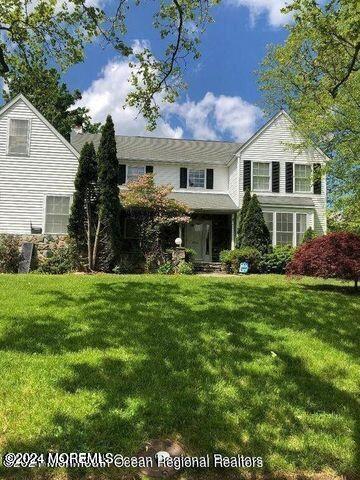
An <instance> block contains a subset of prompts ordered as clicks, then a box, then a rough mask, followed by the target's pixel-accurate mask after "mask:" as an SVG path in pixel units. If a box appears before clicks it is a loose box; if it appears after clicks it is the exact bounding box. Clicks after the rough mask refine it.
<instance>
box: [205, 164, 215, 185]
mask: <svg viewBox="0 0 360 480" xmlns="http://www.w3.org/2000/svg"><path fill="white" fill-rule="evenodd" d="M206 188H207V189H208V190H213V188H214V169H213V168H207V169H206Z"/></svg>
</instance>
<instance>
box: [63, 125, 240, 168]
mask: <svg viewBox="0 0 360 480" xmlns="http://www.w3.org/2000/svg"><path fill="white" fill-rule="evenodd" d="M100 136H101V135H100V134H91V133H81V134H73V135H72V138H71V143H72V145H73V146H74V147H75V148H76V149H77V150H78V151H79V152H80V150H81V149H82V147H83V145H84V144H85V143H86V142H93V143H94V145H95V148H97V147H98V146H99V143H100ZM241 145H242V144H241V143H236V142H218V141H207V140H183V139H175V138H156V137H130V136H124V135H116V148H117V152H118V157H119V158H120V159H123V160H132V161H144V162H149V163H152V162H156V163H158V162H163V163H181V164H186V163H192V164H194V163H195V164H196V163H201V164H208V165H227V164H228V163H229V161H230V160H231V159H232V157H233V156H234V155H235V153H236V152H237V151H238V150H239V148H240V147H241Z"/></svg>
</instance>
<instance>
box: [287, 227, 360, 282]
mask: <svg viewBox="0 0 360 480" xmlns="http://www.w3.org/2000/svg"><path fill="white" fill-rule="evenodd" d="M286 272H287V274H288V275H309V276H312V277H321V278H341V279H344V280H354V281H355V284H357V282H358V280H359V278H360V236H359V235H355V234H354V233H345V232H339V233H330V234H329V235H324V236H323V237H318V238H315V239H314V240H312V241H310V242H308V243H304V244H303V245H301V246H300V247H299V249H298V250H297V251H296V252H295V254H294V256H293V259H292V261H291V262H290V264H289V265H288V267H287V269H286Z"/></svg>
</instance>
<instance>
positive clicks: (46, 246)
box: [14, 234, 69, 262]
mask: <svg viewBox="0 0 360 480" xmlns="http://www.w3.org/2000/svg"><path fill="white" fill-rule="evenodd" d="M14 237H16V238H18V239H19V243H20V245H21V244H22V243H24V242H31V243H33V244H34V245H35V251H36V256H37V260H38V261H39V262H41V261H42V260H44V259H45V258H48V257H51V252H52V251H54V250H56V249H58V248H60V247H64V246H65V245H66V244H67V242H68V238H69V237H68V236H67V235H55V234H53V235H51V234H46V235H44V234H29V235H14Z"/></svg>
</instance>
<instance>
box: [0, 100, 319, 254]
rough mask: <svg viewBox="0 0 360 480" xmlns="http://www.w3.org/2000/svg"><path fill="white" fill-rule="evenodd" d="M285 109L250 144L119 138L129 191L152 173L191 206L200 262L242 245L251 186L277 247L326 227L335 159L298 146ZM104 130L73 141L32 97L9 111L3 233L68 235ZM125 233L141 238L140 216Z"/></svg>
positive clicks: (0, 188)
mask: <svg viewBox="0 0 360 480" xmlns="http://www.w3.org/2000/svg"><path fill="white" fill-rule="evenodd" d="M295 132H296V129H295V128H294V125H293V123H292V120H291V119H290V117H289V116H288V114H287V113H286V112H284V111H281V112H279V113H278V114H277V115H275V116H274V117H273V118H272V119H270V120H269V121H268V122H267V123H266V124H265V125H264V126H263V127H262V128H261V129H260V130H259V131H258V132H256V134H255V135H253V136H252V137H251V138H250V139H249V140H248V141H247V142H245V143H244V144H240V143H232V142H217V141H202V140H178V139H165V138H153V137H129V136H121V135H119V136H117V137H116V142H117V151H118V157H119V170H120V184H121V185H120V188H126V183H127V182H128V181H130V180H134V179H135V178H137V177H138V176H139V175H142V174H144V173H146V172H152V173H153V174H154V178H155V181H156V183H158V184H171V185H172V186H173V188H174V191H173V193H172V194H171V195H172V196H173V197H174V198H176V199H179V200H181V201H183V202H185V203H186V204H188V205H189V207H190V208H191V210H192V212H193V214H192V222H191V223H190V224H188V225H186V226H185V227H184V228H183V229H181V230H180V232H179V234H180V235H181V236H182V239H183V245H184V246H186V247H190V248H193V249H194V250H195V251H196V253H197V259H198V260H202V261H213V260H217V259H218V255H219V252H220V250H222V249H224V248H232V247H234V245H235V237H236V219H237V213H238V211H239V209H240V208H241V205H242V199H243V195H244V191H245V189H246V188H250V189H251V191H252V192H253V193H256V194H257V196H258V198H259V200H260V203H261V205H262V209H263V213H264V218H265V221H266V223H267V225H268V227H269V230H270V232H271V236H272V241H273V244H274V245H279V244H280V245H283V244H290V245H293V246H296V245H298V244H299V243H300V242H301V238H302V235H303V233H304V232H305V230H306V229H307V228H308V227H309V226H312V227H313V228H314V229H315V231H316V232H317V233H318V234H323V233H325V232H326V215H325V214H326V179H325V176H323V177H322V179H321V180H318V179H317V176H316V175H314V172H316V170H317V169H320V168H321V165H323V164H324V162H326V161H327V157H326V156H325V155H324V154H323V153H322V152H321V151H320V150H319V149H317V148H316V147H313V148H308V149H307V150H306V151H304V150H301V151H300V150H298V149H294V148H292V146H291V145H293V144H294V143H299V142H301V136H300V135H299V134H298V133H295ZM99 140H100V136H99V135H93V134H83V133H74V134H73V135H72V139H71V143H69V142H67V141H66V140H65V139H64V138H63V137H62V136H61V135H60V134H59V133H58V132H57V131H56V130H55V129H54V127H53V126H52V125H51V124H50V123H49V122H48V121H47V120H46V119H45V118H44V117H43V116H42V115H41V114H40V113H39V112H38V111H37V110H36V108H35V107H34V106H33V105H31V103H30V102H29V101H28V100H27V99H26V98H25V97H24V96H23V95H18V96H17V97H16V98H14V99H13V100H12V101H11V102H9V103H8V104H7V105H5V106H4V107H3V108H2V110H0V233H12V234H19V235H27V236H28V235H30V234H34V235H36V234H42V235H44V234H45V235H46V234H51V235H57V234H65V233H66V230H67V223H68V218H69V212H70V207H71V201H72V194H73V191H74V179H75V175H76V171H77V163H78V158H79V152H80V151H81V148H82V146H83V145H84V144H85V142H88V141H93V142H94V144H95V147H96V146H97V145H98V144H99ZM123 233H124V237H125V238H127V239H128V240H129V242H131V240H132V238H133V236H134V233H133V228H132V226H131V223H130V221H128V222H126V221H125V223H124V228H123Z"/></svg>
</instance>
